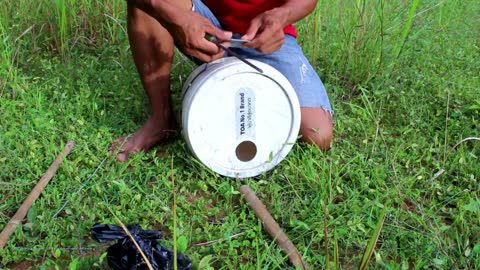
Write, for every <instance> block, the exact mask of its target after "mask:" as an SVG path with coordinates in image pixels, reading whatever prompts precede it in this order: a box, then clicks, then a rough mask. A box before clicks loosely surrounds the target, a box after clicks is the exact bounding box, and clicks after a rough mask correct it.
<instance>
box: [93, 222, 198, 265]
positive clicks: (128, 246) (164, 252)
mask: <svg viewBox="0 0 480 270" xmlns="http://www.w3.org/2000/svg"><path fill="white" fill-rule="evenodd" d="M127 229H128V230H129V231H130V234H131V235H132V237H133V238H134V239H135V241H136V242H137V244H138V245H139V246H140V248H141V249H142V251H143V253H144V254H145V256H146V257H147V258H148V260H149V262H150V264H151V265H152V267H153V269H155V270H172V269H173V250H171V249H169V248H166V247H163V246H161V245H160V244H159V243H158V242H157V241H156V239H160V238H162V233H161V232H159V231H155V230H142V228H141V227H140V226H139V225H138V224H135V225H129V226H127ZM91 233H92V237H93V238H94V239H95V240H97V241H98V242H100V243H105V242H108V241H112V240H117V243H116V244H114V245H112V246H110V247H109V248H108V249H107V261H108V265H109V266H110V267H111V268H113V269H115V270H144V269H145V270H148V266H147V264H146V263H145V261H144V259H143V257H142V254H140V252H139V251H138V249H137V247H136V246H135V244H134V243H133V241H132V239H131V238H130V237H129V236H128V235H127V234H126V233H125V231H124V230H123V229H122V227H120V226H117V225H111V224H95V225H93V227H92V230H91ZM177 266H178V269H179V270H191V269H192V263H191V262H190V260H189V259H188V258H187V257H185V255H183V254H181V253H180V252H177Z"/></svg>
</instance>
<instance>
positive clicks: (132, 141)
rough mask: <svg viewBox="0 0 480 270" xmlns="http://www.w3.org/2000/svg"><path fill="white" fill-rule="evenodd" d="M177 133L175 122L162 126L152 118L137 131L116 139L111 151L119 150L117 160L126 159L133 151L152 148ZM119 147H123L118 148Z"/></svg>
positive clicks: (112, 152)
mask: <svg viewBox="0 0 480 270" xmlns="http://www.w3.org/2000/svg"><path fill="white" fill-rule="evenodd" d="M177 134H178V130H177V125H176V124H175V123H174V122H172V123H171V124H169V125H166V126H161V125H159V124H158V122H155V121H153V120H152V118H150V119H148V120H147V122H146V123H145V124H143V126H142V127H141V128H139V129H137V131H135V133H133V134H130V135H128V136H126V137H124V136H123V137H120V138H117V139H115V140H114V141H113V143H112V146H110V150H109V153H110V154H114V153H115V151H118V153H117V160H118V161H126V160H128V156H129V155H130V154H131V153H135V152H139V151H147V150H150V149H151V148H152V147H153V146H155V145H157V144H159V143H161V142H164V141H167V140H168V139H171V138H173V137H174V136H176V135H177ZM119 147H121V148H120V149H118V148H119Z"/></svg>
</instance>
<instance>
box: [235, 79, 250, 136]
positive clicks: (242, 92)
mask: <svg viewBox="0 0 480 270" xmlns="http://www.w3.org/2000/svg"><path fill="white" fill-rule="evenodd" d="M235 111H236V120H237V138H242V139H247V138H249V139H255V94H254V93H253V91H252V89H250V88H245V87H242V88H240V89H239V90H238V91H237V93H236V95H235Z"/></svg>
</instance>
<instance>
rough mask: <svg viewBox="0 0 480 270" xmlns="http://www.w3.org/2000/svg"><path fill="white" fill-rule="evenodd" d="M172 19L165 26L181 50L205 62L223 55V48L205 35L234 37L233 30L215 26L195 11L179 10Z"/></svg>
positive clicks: (221, 38) (225, 38)
mask: <svg viewBox="0 0 480 270" xmlns="http://www.w3.org/2000/svg"><path fill="white" fill-rule="evenodd" d="M172 19H173V20H172V21H171V23H167V25H165V27H166V28H167V29H168V31H169V32H170V34H171V35H172V37H173V39H174V41H175V45H176V46H177V48H178V49H179V50H180V51H181V52H183V53H184V54H187V55H190V56H193V57H195V58H197V59H199V60H201V61H204V62H211V61H213V60H216V59H218V58H221V57H222V56H223V54H224V52H223V50H222V49H220V48H219V47H218V46H217V45H216V44H215V43H213V42H211V41H209V40H207V39H206V38H205V37H206V35H207V34H208V35H211V36H215V37H216V38H217V39H218V40H228V39H230V38H231V37H232V33H231V32H227V31H223V30H221V29H219V28H217V27H215V26H214V25H213V24H212V23H211V22H210V21H209V20H208V19H206V18H204V17H202V16H201V15H199V14H197V13H195V12H193V11H182V12H179V13H178V15H176V16H174V17H173V18H172Z"/></svg>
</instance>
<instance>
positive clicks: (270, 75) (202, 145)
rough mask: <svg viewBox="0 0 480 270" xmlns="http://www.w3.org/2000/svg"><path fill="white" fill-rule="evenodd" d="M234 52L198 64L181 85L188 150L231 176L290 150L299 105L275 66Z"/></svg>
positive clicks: (253, 170) (262, 167) (257, 169)
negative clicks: (238, 56)
mask: <svg viewBox="0 0 480 270" xmlns="http://www.w3.org/2000/svg"><path fill="white" fill-rule="evenodd" d="M248 61H250V62H251V63H252V64H254V65H255V66H257V67H259V68H260V69H262V71H263V73H260V72H258V71H256V70H255V69H253V68H252V67H250V66H248V65H246V64H245V63H243V62H241V61H240V60H238V59H236V58H234V57H227V58H222V59H219V60H217V61H214V62H212V63H208V64H203V65H201V66H199V67H198V68H197V69H196V70H195V71H194V72H193V73H192V74H191V75H190V77H189V78H188V79H187V82H186V83H185V85H184V87H183V91H182V116H181V122H182V128H183V135H184V137H185V140H186V142H187V144H188V146H189V148H190V150H191V151H192V152H193V153H194V154H195V156H196V157H197V158H198V159H199V160H200V161H201V162H202V163H203V164H205V165H206V166H207V167H208V168H210V169H212V170H213V171H215V172H217V173H219V174H221V175H224V176H229V177H238V178H244V177H252V176H256V175H259V174H261V173H263V172H265V171H268V170H270V169H272V168H273V167H274V166H275V165H277V164H278V163H279V162H280V161H282V160H283V159H284V158H285V156H286V155H287V154H288V153H289V152H290V150H291V148H292V146H293V144H294V143H295V141H296V139H297V136H298V131H299V128H300V105H299V103H298V98H297V96H296V93H295V91H294V89H293V87H292V85H291V84H290V83H289V81H288V80H287V79H286V78H285V77H284V76H283V75H282V74H281V73H280V72H279V71H277V70H276V69H274V68H273V67H271V66H269V65H267V64H264V63H261V62H258V61H255V60H251V59H248Z"/></svg>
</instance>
